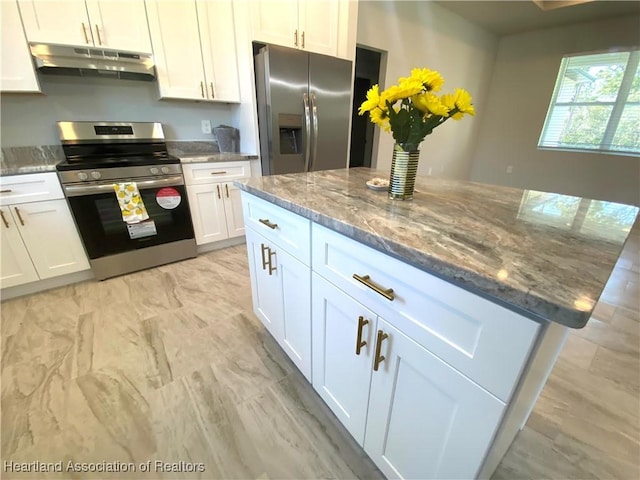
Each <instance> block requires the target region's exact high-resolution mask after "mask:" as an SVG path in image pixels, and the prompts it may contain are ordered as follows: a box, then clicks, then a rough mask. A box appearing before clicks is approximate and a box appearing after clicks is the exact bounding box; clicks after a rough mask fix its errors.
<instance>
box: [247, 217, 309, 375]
mask: <svg viewBox="0 0 640 480" xmlns="http://www.w3.org/2000/svg"><path fill="white" fill-rule="evenodd" d="M247 251H248V253H249V264H250V265H249V269H250V274H251V284H252V285H251V286H252V288H251V292H252V295H253V309H254V312H255V314H256V315H257V316H258V318H259V319H260V320H261V321H262V323H263V324H264V325H265V326H266V327H267V329H268V330H269V332H270V333H271V335H273V337H274V338H275V339H276V341H277V342H278V343H279V344H280V346H281V347H282V349H283V350H284V351H285V353H286V354H287V355H288V356H289V358H290V359H291V361H293V363H294V364H295V365H296V367H298V369H299V370H300V371H301V372H302V374H303V375H304V376H305V377H306V378H307V380H309V381H311V269H310V268H309V267H308V266H306V265H305V264H303V263H301V262H300V261H299V260H296V259H295V258H294V257H292V256H291V255H289V254H288V253H286V252H285V251H284V250H282V249H281V248H280V247H278V246H276V245H274V244H273V243H270V242H268V241H267V240H266V239H265V238H264V237H262V235H259V234H257V233H256V232H254V231H253V230H252V229H247Z"/></svg>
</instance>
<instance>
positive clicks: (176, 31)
mask: <svg viewBox="0 0 640 480" xmlns="http://www.w3.org/2000/svg"><path fill="white" fill-rule="evenodd" d="M146 5H147V15H148V19H149V32H150V33H151V44H152V46H153V57H154V60H155V62H156V73H157V75H158V87H159V89H160V97H161V98H185V99H191V100H206V99H207V97H206V90H205V77H204V68H203V66H202V49H201V48H200V35H199V33H198V14H197V11H196V4H195V1H189V2H187V1H183V0H146Z"/></svg>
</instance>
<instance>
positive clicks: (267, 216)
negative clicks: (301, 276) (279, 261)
mask: <svg viewBox="0 0 640 480" xmlns="http://www.w3.org/2000/svg"><path fill="white" fill-rule="evenodd" d="M242 213H243V216H244V223H245V225H246V226H247V227H250V228H253V229H254V230H255V231H256V232H258V233H260V234H261V235H263V236H264V237H265V238H266V239H267V240H270V241H272V242H273V243H275V244H276V245H278V246H279V247H281V248H283V249H284V250H286V251H287V252H288V253H289V254H290V255H293V256H294V257H295V258H297V259H298V260H300V261H301V262H302V263H304V264H305V265H310V264H311V263H310V262H311V251H310V250H311V220H309V219H307V218H303V217H301V216H300V215H297V214H295V213H293V212H290V211H288V210H285V209H284V208H281V207H278V206H277V205H274V204H273V203H269V202H267V201H265V200H262V199H261V198H257V197H255V196H253V195H251V194H249V193H247V192H242ZM269 225H270V226H269Z"/></svg>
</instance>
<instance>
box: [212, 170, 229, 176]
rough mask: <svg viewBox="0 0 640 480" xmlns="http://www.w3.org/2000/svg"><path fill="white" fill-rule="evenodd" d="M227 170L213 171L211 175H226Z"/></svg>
mask: <svg viewBox="0 0 640 480" xmlns="http://www.w3.org/2000/svg"><path fill="white" fill-rule="evenodd" d="M226 173H227V172H224V171H222V172H211V175H226Z"/></svg>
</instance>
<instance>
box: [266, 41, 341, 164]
mask: <svg viewBox="0 0 640 480" xmlns="http://www.w3.org/2000/svg"><path fill="white" fill-rule="evenodd" d="M255 72H256V95H257V100H258V123H259V128H260V156H261V160H262V174H263V175H275V174H281V173H296V172H309V171H314V170H328V169H332V168H346V167H347V165H348V156H349V152H348V150H347V147H348V144H349V135H350V132H349V117H350V115H351V90H352V84H351V62H350V61H349V60H343V59H341V58H335V57H330V56H327V55H320V54H316V53H308V52H304V51H301V50H295V49H292V48H286V47H280V46H277V45H267V46H265V47H263V48H262V49H260V51H259V53H258V54H256V56H255Z"/></svg>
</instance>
